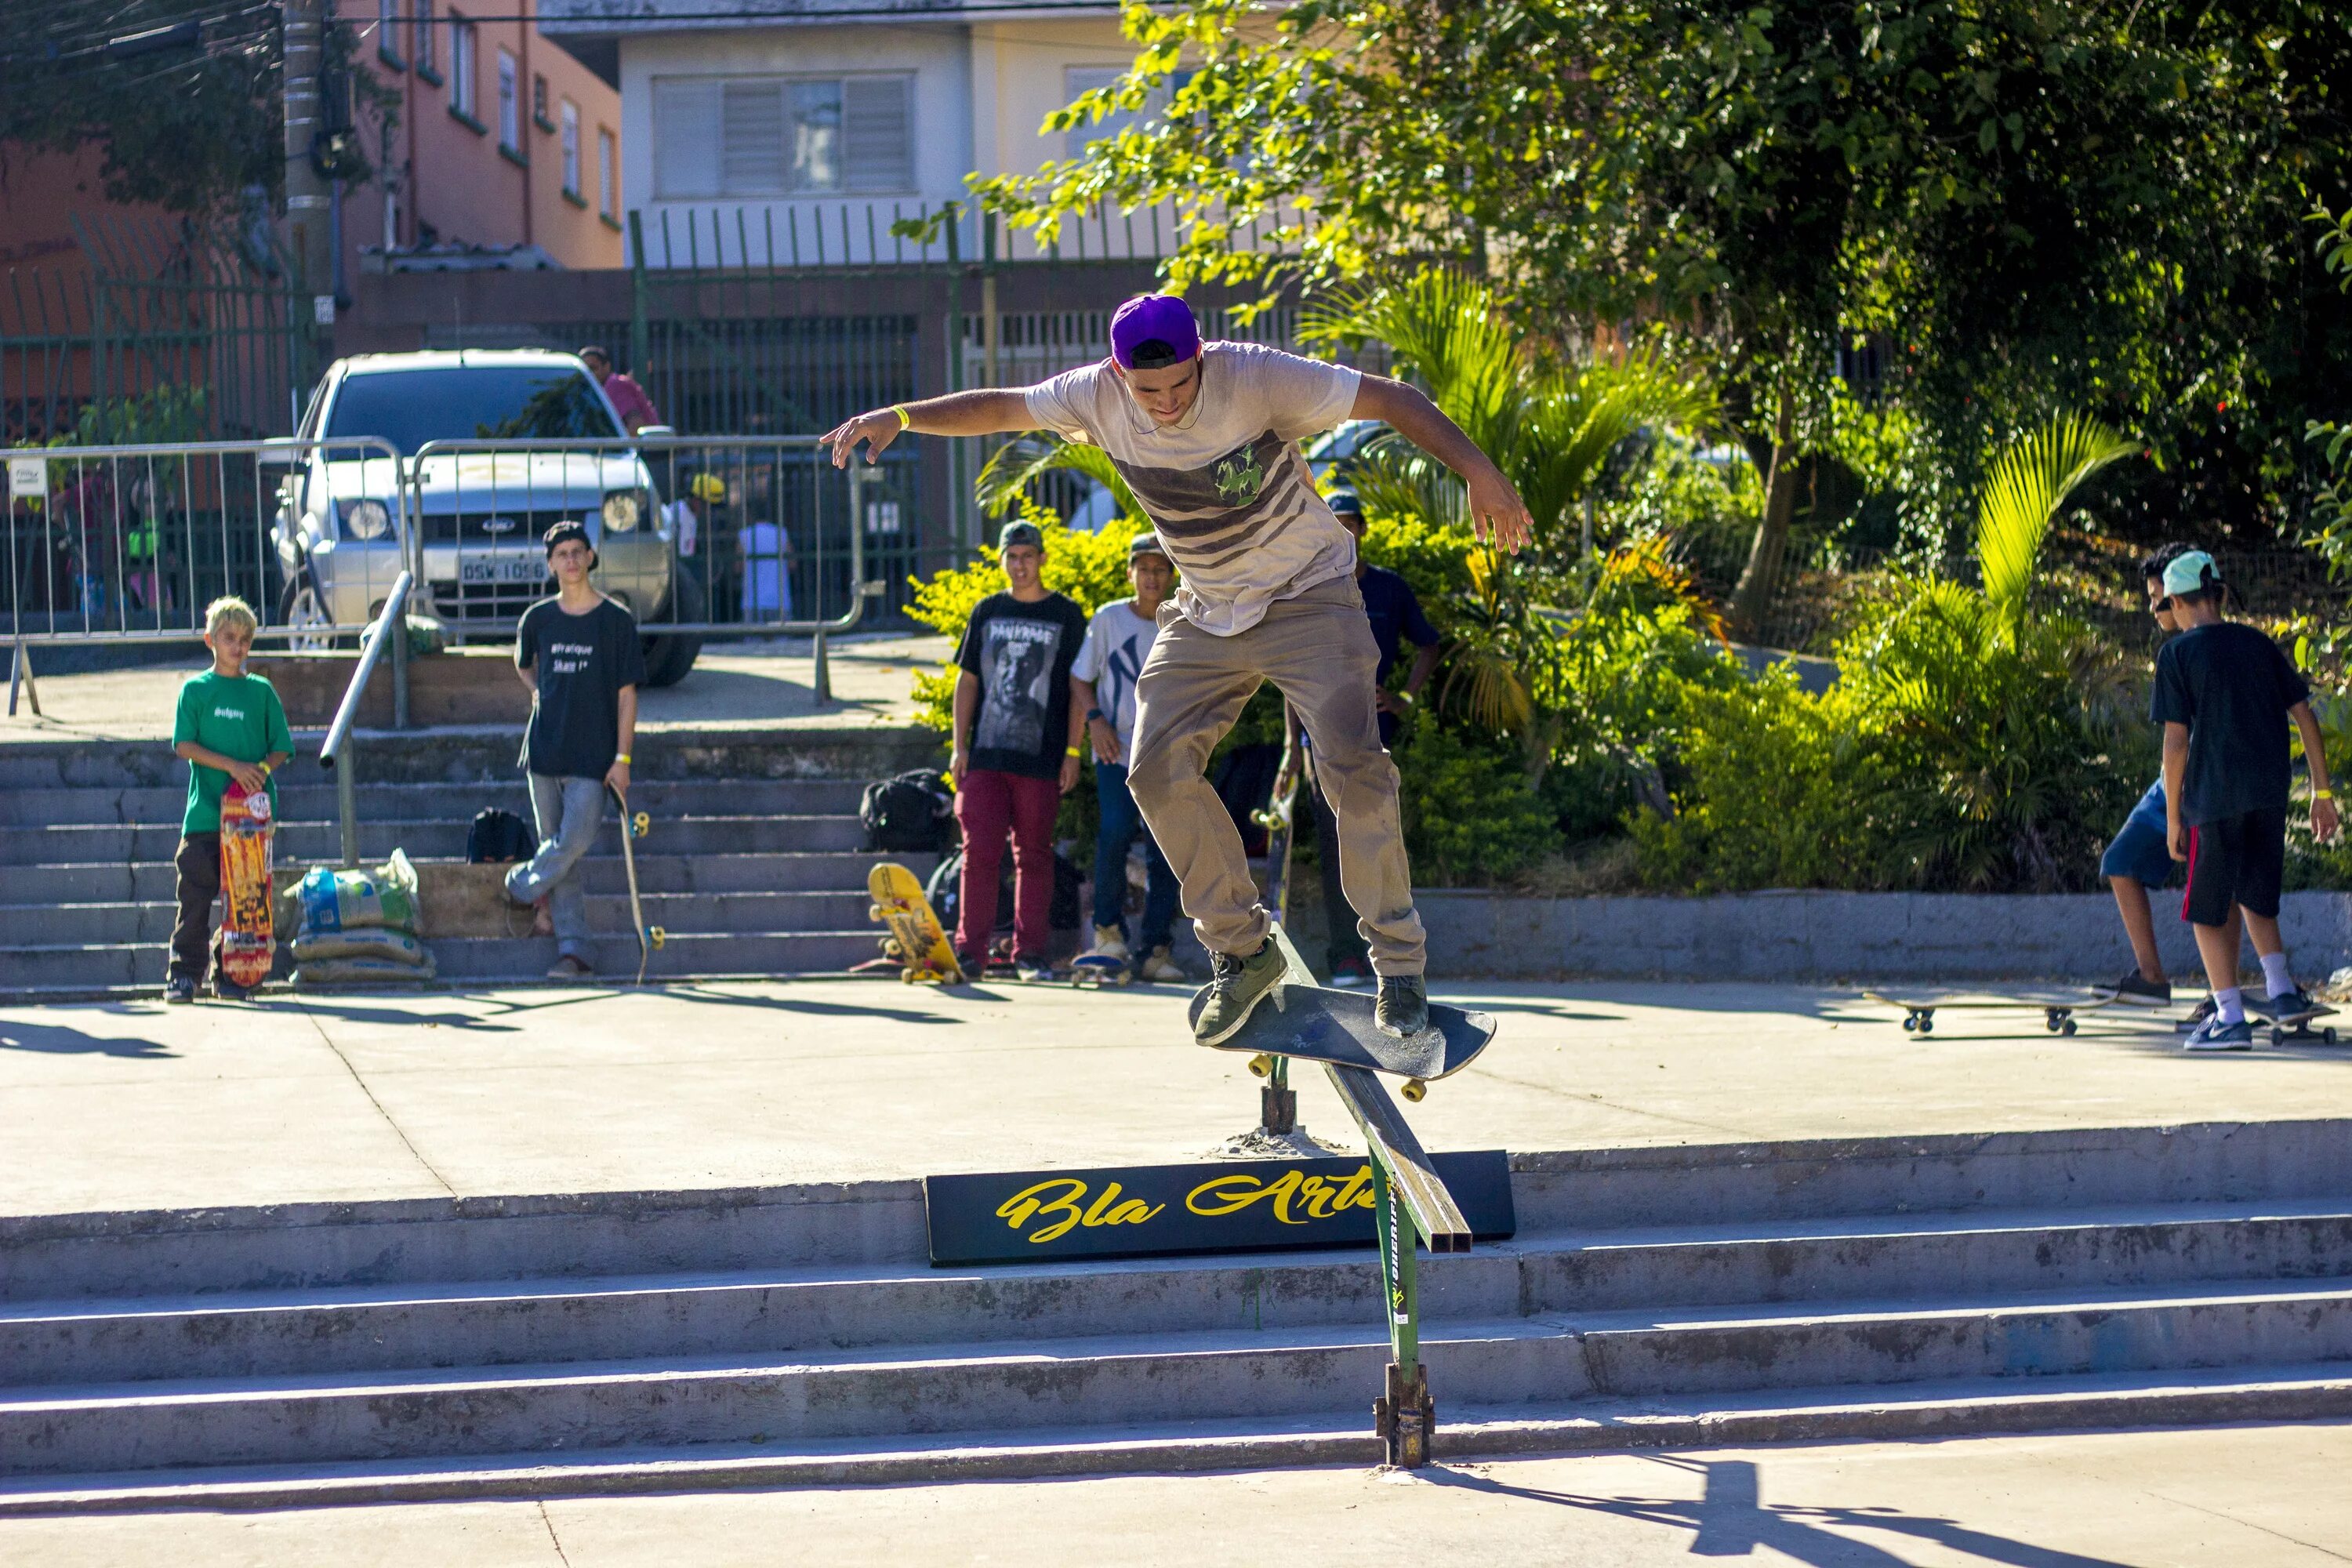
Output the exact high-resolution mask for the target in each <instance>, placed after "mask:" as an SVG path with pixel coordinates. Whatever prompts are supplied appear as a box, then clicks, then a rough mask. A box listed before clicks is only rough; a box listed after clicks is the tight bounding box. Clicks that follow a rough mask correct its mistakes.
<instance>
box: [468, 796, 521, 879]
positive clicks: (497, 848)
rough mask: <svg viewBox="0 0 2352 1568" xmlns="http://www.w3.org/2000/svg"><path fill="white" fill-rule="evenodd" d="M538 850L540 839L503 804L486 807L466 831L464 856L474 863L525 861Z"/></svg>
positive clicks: (493, 864) (490, 863)
mask: <svg viewBox="0 0 2352 1568" xmlns="http://www.w3.org/2000/svg"><path fill="white" fill-rule="evenodd" d="M538 853H539V838H538V837H537V836H536V835H534V834H533V833H532V832H531V830H530V824H529V823H527V822H525V821H524V820H523V819H522V818H521V817H520V816H516V815H515V814H514V813H513V812H511V811H509V810H507V809H506V808H505V807H504V806H498V805H492V806H485V807H484V808H483V809H482V810H480V811H479V812H477V813H476V814H475V816H474V826H471V827H469V828H467V830H466V858H467V859H468V860H470V861H472V862H473V863H474V864H475V865H477V866H497V865H503V864H504V863H505V862H507V861H509V860H528V859H530V858H531V857H532V856H533V855H536V854H538Z"/></svg>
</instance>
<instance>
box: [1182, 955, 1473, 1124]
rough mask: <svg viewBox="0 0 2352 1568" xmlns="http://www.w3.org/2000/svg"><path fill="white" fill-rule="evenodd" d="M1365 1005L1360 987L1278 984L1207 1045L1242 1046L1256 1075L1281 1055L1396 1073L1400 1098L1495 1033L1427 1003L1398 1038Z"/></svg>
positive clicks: (1202, 1000)
mask: <svg viewBox="0 0 2352 1568" xmlns="http://www.w3.org/2000/svg"><path fill="white" fill-rule="evenodd" d="M1208 995H1209V993H1208V990H1207V988H1206V987H1203V988H1202V990H1201V991H1200V993H1199V994H1196V995H1195V996H1194V997H1193V998H1192V1008H1191V1010H1190V1013H1189V1015H1188V1016H1190V1017H1191V1019H1192V1021H1193V1022H1194V1023H1196V1024H1197V1023H1198V1022H1199V1020H1200V1016H1201V1009H1202V1006H1203V1005H1206V1003H1207V1000H1208ZM1372 1003H1373V997H1372V996H1371V995H1370V994H1369V993H1366V992H1362V991H1334V990H1331V989H1330V988H1328V986H1322V985H1292V984H1287V983H1283V984H1276V986H1275V988H1274V989H1273V991H1271V992H1270V993H1268V994H1266V995H1265V997H1264V998H1263V999H1262V1000H1261V1001H1260V1002H1259V1003H1258V1005H1257V1006H1256V1007H1255V1008H1254V1009H1252V1011H1251V1013H1250V1016H1249V1021H1248V1022H1247V1023H1245V1024H1244V1025H1243V1026H1241V1027H1240V1028H1239V1029H1238V1030H1236V1031H1234V1034H1233V1035H1231V1036H1230V1037H1227V1038H1226V1039H1225V1041H1224V1042H1223V1044H1222V1045H1218V1046H1215V1047H1211V1048H1212V1049H1214V1050H1220V1051H1247V1052H1249V1053H1250V1056H1251V1060H1250V1071H1252V1072H1253V1073H1255V1074H1256V1075H1257V1076H1258V1077H1260V1078H1265V1077H1266V1076H1267V1075H1268V1074H1270V1073H1271V1072H1272V1071H1273V1070H1274V1063H1275V1060H1276V1058H1281V1057H1296V1058H1300V1059H1302V1060H1306V1061H1312V1062H1328V1063H1330V1064H1331V1065H1332V1066H1334V1067H1346V1068H1369V1069H1370V1070H1371V1071H1373V1072H1384V1073H1387V1074H1389V1075H1391V1077H1394V1078H1401V1079H1404V1080H1405V1083H1404V1089H1403V1090H1402V1093H1403V1095H1404V1097H1405V1098H1406V1099H1407V1100H1419V1099H1421V1097H1422V1096H1423V1095H1424V1094H1426V1093H1428V1092H1429V1086H1430V1084H1431V1083H1433V1082H1434V1081H1435V1080H1436V1079H1441V1078H1450V1077H1451V1076H1453V1075H1454V1074H1455V1073H1457V1072H1460V1071H1461V1070H1462V1069H1463V1068H1465V1067H1468V1066H1469V1065H1470V1064H1471V1062H1472V1061H1473V1060H1475V1058H1477V1055H1478V1053H1479V1052H1480V1051H1483V1050H1485V1049H1486V1046H1487V1043H1488V1042H1489V1041H1491V1040H1493V1039H1494V1037H1495V1028H1496V1023H1495V1018H1494V1016H1493V1015H1492V1014H1489V1013H1470V1012H1465V1011H1464V1010H1463V1009H1461V1008H1459V1007H1448V1006H1445V1005H1443V1004H1441V1003H1436V1002H1432V1003H1431V1004H1430V1005H1429V1027H1428V1028H1426V1029H1423V1031H1421V1033H1419V1034H1417V1035H1412V1036H1408V1037H1404V1038H1402V1039H1400V1038H1399V1037H1396V1036H1394V1035H1389V1034H1383V1033H1381V1027H1380V1026H1379V1025H1378V1024H1376V1023H1374V1022H1373V1021H1372Z"/></svg>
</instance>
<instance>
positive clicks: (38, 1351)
mask: <svg viewBox="0 0 2352 1568" xmlns="http://www.w3.org/2000/svg"><path fill="white" fill-rule="evenodd" d="M1784 1228H1785V1227H1784ZM2347 1277H2352V1207H2347V1206H2345V1205H2336V1206H2326V1205H2307V1206H2306V1212H2304V1213H2300V1214H2294V1215H2284V1214H2280V1213H2277V1212H2275V1211H2273V1210H2266V1209H2257V1208H2252V1207H2247V1206H2242V1205H2239V1206H2231V1205H2211V1206H2207V1207H2204V1208H2201V1209H2199V1210H2196V1211H2191V1212H2188V1213H2183V1214H2178V1215H2166V1216H2163V1217H2152V1216H2151V1215H2148V1214H2147V1212H2146V1211H2128V1212H2124V1213H2118V1214H2115V1215H2097V1216H2094V1215H2085V1214H2071V1213H2066V1212H2063V1211H2062V1212H2059V1213H2052V1214H2028V1215H2002V1216H2000V1217H1999V1219H1998V1222H1996V1221H1994V1220H1992V1219H1990V1218H1987V1217H1984V1216H1933V1217H1930V1218H1929V1219H1927V1220H1913V1219H1909V1218H1906V1217H1897V1216H1887V1217H1885V1218H1880V1219H1874V1220H1865V1221H1854V1222H1848V1223H1845V1224H1843V1225H1815V1226H1801V1227H1797V1228H1796V1229H1795V1230H1794V1231H1793V1232H1790V1233H1785V1234H1784V1233H1780V1232H1776V1231H1774V1230H1769V1229H1768V1230H1757V1229H1754V1228H1752V1227H1730V1228H1709V1227H1686V1228H1684V1229H1680V1230H1668V1231H1652V1232H1634V1233H1601V1234H1600V1235H1590V1236H1588V1235H1580V1234H1552V1235H1539V1236H1534V1237H1522V1238H1521V1239H1519V1240H1517V1241H1516V1242H1512V1243H1507V1244H1503V1245H1498V1246H1496V1247H1486V1248H1481V1249H1480V1250H1479V1251H1478V1252H1477V1253H1475V1254H1473V1255H1471V1256H1468V1257H1444V1258H1430V1259H1429V1260H1427V1262H1426V1263H1425V1264H1424V1265H1423V1276H1422V1278H1423V1290H1424V1296H1423V1312H1424V1314H1425V1316H1426V1318H1427V1320H1428V1321H1431V1322H1433V1323H1443V1322H1446V1321H1453V1320H1457V1319H1469V1320H1480V1319H1497V1318H1502V1317H1507V1316H1530V1315H1533V1316H1542V1315H1546V1314H1569V1315H1576V1314H1588V1313H1595V1312H1604V1311H1631V1310H1639V1309H1654V1308H1658V1307H1680V1308H1689V1307H1706V1306H1716V1305H1724V1304H1731V1305H1736V1306H1758V1305H1768V1304H1773V1303H1808V1304H1811V1305H1812V1306H1814V1307H1816V1308H1821V1307H1823V1306H1824V1305H1825V1304H1829V1303H1834V1302H1836V1301H1837V1300H1840V1299H1842V1298H1844V1297H1848V1296H1851V1295H1853V1294H1854V1293H1856V1292H1857V1291H1861V1292H1868V1291H1872V1290H1874V1289H1884V1284H1883V1282H1884V1281H1886V1280H1890V1279H1897V1280H1900V1281H1902V1282H1903V1286H1904V1288H1905V1289H1906V1291H1908V1292H1910V1293H1912V1294H1914V1295H1916V1296H1923V1297H1931V1298H1932V1297H1952V1298H1959V1297H1964V1296H1967V1295H1969V1294H1971V1293H1977V1292H1982V1291H1985V1290H1990V1289H2006V1290H2012V1291H2042V1292H2047V1291H2052V1290H2059V1289H2091V1288H2096V1289H2117V1288H2131V1289H2155V1288H2158V1287H2171V1286H2178V1285H2181V1284H2183V1283H2208V1284H2210V1283H2213V1282H2217V1281H2227V1280H2252V1281H2263V1280H2269V1281H2273V1282H2276V1281H2281V1280H2299V1279H2309V1280H2326V1279H2339V1280H2340V1279H2347ZM1379 1289H1380V1286H1379V1279H1378V1276H1377V1269H1376V1266H1375V1261H1374V1259H1373V1258H1371V1257H1370V1255H1369V1254H1364V1253H1357V1252H1351V1251H1343V1252H1333V1253H1319V1254H1304V1255H1278V1256H1274V1257H1269V1258H1239V1259H1237V1258H1192V1259H1181V1260H1172V1261H1171V1260H1148V1261H1135V1262H1121V1263H1106V1264H1097V1265H1090V1266H1086V1267H1080V1268H1042V1267H1041V1268H998V1269H987V1270H978V1271H975V1270H970V1269H966V1270H952V1271H943V1270H938V1269H919V1270H909V1269H906V1268H876V1267H871V1266H868V1267H863V1268H847V1269H843V1268H787V1269H766V1270H743V1271H735V1272H730V1273H719V1274H693V1275H651V1276H635V1277H623V1278H614V1279H596V1280H583V1281H564V1280H557V1279H541V1280H528V1281H521V1282H517V1283H511V1284H491V1283H485V1282H478V1281H476V1282H456V1283H451V1284H445V1285H427V1286H424V1287H421V1288H398V1287H390V1288H387V1287H374V1288H362V1289H323V1290H307V1291H306V1290H274V1291H267V1292H238V1293H233V1294H228V1295H216V1296H195V1297H181V1298H173V1299H163V1298H152V1297H151V1298H143V1299H135V1300H111V1301H67V1302H53V1303H28V1304H25V1305H22V1306H15V1307H6V1308H0V1385H7V1386H15V1385H23V1384H58V1383H100V1382H128V1381H135V1380H141V1379H157V1378H185V1377H221V1378H226V1377H256V1376H280V1375H295V1374H304V1375H307V1374H312V1373H332V1372H343V1373H349V1372H357V1371H389V1370H395V1369H399V1368H418V1367H425V1368H430V1367H445V1366H455V1365H460V1364H466V1365H499V1364H506V1363H523V1362H541V1363H561V1362H590V1361H610V1360H627V1359H631V1358H639V1357H651V1356H657V1355H715V1354H745V1353H765V1354H777V1353H783V1352H811V1351H814V1352H825V1351H838V1350H844V1349H849V1348H856V1347H871V1346H881V1345H904V1344H911V1343H920V1342H925V1341H929V1340H947V1341H972V1342H982V1341H997V1340H1007V1339H1017V1338H1020V1337H1023V1336H1024V1335H1033V1334H1034V1333H1036V1332H1037V1331H1039V1330H1040V1329H1041V1328H1048V1329H1050V1331H1052V1332H1054V1333H1055V1334H1056V1335H1064V1336H1067V1335H1096V1334H1112V1333H1140V1332H1181V1331H1197V1330H1205V1329H1216V1328H1224V1327H1231V1326H1234V1325H1238V1324H1247V1325H1250V1326H1251V1327H1253V1328H1257V1329H1265V1330H1281V1329H1286V1328H1293V1327H1322V1326H1329V1325H1333V1324H1363V1323H1370V1322H1377V1321H1379V1310H1378V1309H1379ZM1576 1321H1584V1320H1583V1319H1581V1318H1577V1319H1576Z"/></svg>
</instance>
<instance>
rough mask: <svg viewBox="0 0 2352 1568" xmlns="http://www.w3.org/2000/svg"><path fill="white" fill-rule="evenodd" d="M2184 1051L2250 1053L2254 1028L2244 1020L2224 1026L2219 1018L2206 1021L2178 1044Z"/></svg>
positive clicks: (2252, 1045)
mask: <svg viewBox="0 0 2352 1568" xmlns="http://www.w3.org/2000/svg"><path fill="white" fill-rule="evenodd" d="M2180 1048H2181V1049H2182V1050H2184V1051H2251V1050H2252V1049H2253V1048H2254V1026H2253V1025H2252V1023H2251V1022H2249V1021H2248V1020H2246V1019H2244V1018H2241V1019H2239V1020H2238V1021H2237V1022H2236V1023H2234V1024H2224V1023H2223V1022H2221V1016H2220V1015H2219V1014H2216V1015H2215V1016H2212V1017H2210V1018H2208V1019H2206V1020H2205V1021H2204V1022H2203V1023H2201V1024H2200V1025H2198V1026H2197V1027H2196V1029H2195V1030H2194V1031H2193V1032H2192V1033H2191V1034H2190V1035H2189V1037H2188V1038H2187V1039H2186V1040H2183V1041H2182V1042H2181V1043H2180Z"/></svg>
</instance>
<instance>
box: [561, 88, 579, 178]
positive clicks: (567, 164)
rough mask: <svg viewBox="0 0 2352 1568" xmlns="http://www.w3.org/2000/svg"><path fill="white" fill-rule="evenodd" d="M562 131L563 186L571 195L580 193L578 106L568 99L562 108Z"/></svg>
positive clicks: (564, 101)
mask: <svg viewBox="0 0 2352 1568" xmlns="http://www.w3.org/2000/svg"><path fill="white" fill-rule="evenodd" d="M562 133H563V188H564V189H565V190H567V191H569V192H571V193H572V195H575V196H576V195H579V194H580V107H579V105H577V104H575V103H573V102H572V100H570V99H568V98H567V99H565V100H563V104H562Z"/></svg>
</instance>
